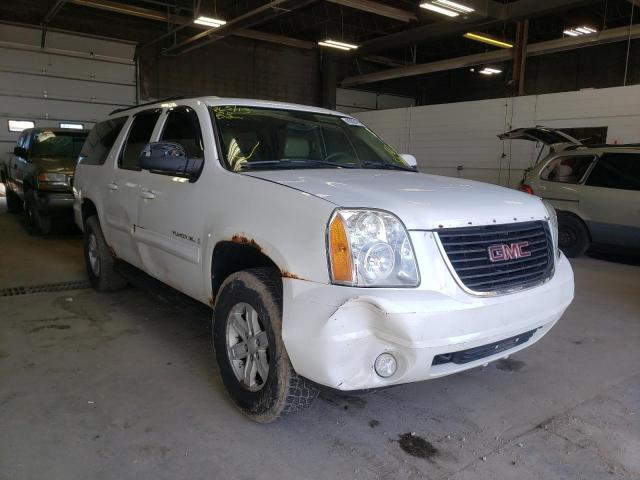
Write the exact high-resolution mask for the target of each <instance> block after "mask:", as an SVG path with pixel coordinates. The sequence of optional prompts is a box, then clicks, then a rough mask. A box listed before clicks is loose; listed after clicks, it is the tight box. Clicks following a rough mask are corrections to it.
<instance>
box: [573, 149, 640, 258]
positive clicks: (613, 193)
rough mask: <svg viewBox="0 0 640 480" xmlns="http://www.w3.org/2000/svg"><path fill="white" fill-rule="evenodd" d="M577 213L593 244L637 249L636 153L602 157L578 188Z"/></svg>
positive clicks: (639, 172) (639, 165)
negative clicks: (585, 225)
mask: <svg viewBox="0 0 640 480" xmlns="http://www.w3.org/2000/svg"><path fill="white" fill-rule="evenodd" d="M580 210H581V212H582V213H583V218H584V220H585V221H586V222H587V225H588V227H589V231H590V233H591V237H592V240H593V241H594V242H596V243H608V244H614V245H623V246H630V247H640V154H638V153H622V152H621V153H605V154H603V155H602V156H601V157H600V159H599V160H598V161H597V163H596V165H595V166H594V167H593V170H592V171H591V173H590V174H589V178H588V179H587V181H586V183H585V185H584V187H583V189H582V192H581V195H580Z"/></svg>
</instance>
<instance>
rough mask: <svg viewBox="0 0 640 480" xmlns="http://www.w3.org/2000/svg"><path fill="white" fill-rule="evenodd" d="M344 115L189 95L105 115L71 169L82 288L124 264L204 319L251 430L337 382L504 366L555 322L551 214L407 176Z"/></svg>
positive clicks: (567, 272)
mask: <svg viewBox="0 0 640 480" xmlns="http://www.w3.org/2000/svg"><path fill="white" fill-rule="evenodd" d="M413 165H415V159H413V158H412V157H411V156H401V155H398V154H397V153H396V152H395V151H394V150H393V149H392V148H391V147H389V146H388V145H387V144H386V143H384V142H383V141H382V140H380V139H379V138H378V137H376V136H375V135H374V134H373V133H372V132H371V131H370V130H368V129H367V128H366V127H365V126H363V125H362V124H361V123H360V122H359V121H358V120H357V119H355V118H353V117H350V116H349V115H344V114H341V113H338V112H333V111H329V110H324V109H319V108H312V107H306V106H300V105H292V104H285V103H277V102H261V101H255V100H244V99H229V98H217V97H203V98H194V99H187V100H175V101H173V102H169V103H157V104H150V105H144V106H139V107H136V108H132V109H128V110H121V111H116V112H114V113H113V114H112V115H110V116H109V118H107V119H106V120H104V121H102V122H100V123H98V124H97V125H96V126H95V128H94V129H93V131H92V132H91V134H90V135H89V137H88V139H87V142H86V144H85V146H84V148H83V151H82V154H81V156H80V159H79V165H78V168H77V170H76V177H75V184H74V188H75V195H76V201H75V214H76V221H77V223H78V225H79V226H80V227H81V228H82V229H83V230H84V235H85V259H86V264H87V271H88V275H89V278H90V279H91V282H92V283H93V285H94V286H95V288H97V289H98V290H115V289H117V288H121V287H123V286H124V285H125V284H126V281H125V279H124V278H123V277H122V276H121V274H120V272H121V271H122V269H121V268H120V267H121V266H123V265H124V266H126V265H130V266H133V267H136V268H138V269H141V270H143V271H144V272H146V273H148V274H149V275H151V276H152V277H155V278H156V279H158V280H160V281H162V282H165V283H166V284H168V285H170V286H172V287H174V288H176V289H178V290H180V291H181V292H183V293H185V294H187V295H189V296H191V297H193V298H195V299H197V300H199V301H201V302H203V303H205V304H208V305H211V307H212V308H213V340H214V346H215V353H216V359H217V362H218V366H219V370H220V374H221V377H222V380H223V382H224V385H225V386H226V388H227V390H228V392H229V395H230V396H231V398H232V399H233V401H234V402H235V404H236V405H237V406H238V407H239V408H240V409H241V410H242V411H243V412H245V413H246V414H247V415H249V416H250V417H251V418H253V419H254V420H257V421H261V422H267V421H271V420H273V419H275V418H277V417H278V416H280V415H282V414H285V413H289V412H294V411H296V410H299V409H301V408H303V407H306V406H308V405H310V404H311V402H312V401H313V399H314V398H315V396H316V394H317V389H318V387H320V386H322V387H327V388H331V389H336V390H341V391H353V390H362V389H372V388H377V387H385V386H389V385H397V384H402V383H407V382H416V381H422V380H429V379H432V378H437V377H441V376H443V375H449V374H452V373H456V372H460V371H463V370H467V369H469V368H473V367H477V366H480V365H483V364H486V363H488V362H490V361H494V360H497V359H501V358H505V357H507V356H509V355H511V354H513V353H515V352H517V351H519V350H521V349H523V348H526V347H528V346H530V345H532V344H533V343H535V342H536V341H538V340H539V339H540V338H541V337H542V336H544V335H545V334H546V333H547V332H548V331H549V330H550V329H551V327H552V326H553V325H554V324H555V323H556V322H557V321H558V319H559V318H560V317H561V315H562V314H563V312H564V311H565V309H566V308H567V306H568V305H569V304H570V302H571V301H572V299H573V273H572V270H571V266H570V265H569V262H568V261H567V259H566V258H565V257H564V256H563V255H562V254H561V253H560V251H559V250H558V248H557V228H556V219H555V212H554V210H553V208H551V207H550V206H548V205H546V204H545V203H544V202H542V201H541V200H540V199H539V198H537V197H533V196H530V195H525V194H523V193H521V192H518V191H514V190H509V189H505V188H501V187H497V186H493V185H488V184H483V183H478V182H472V181H467V180H462V179H456V178H445V177H438V176H433V175H424V174H420V173H417V172H415V171H414V170H413V168H412V167H413Z"/></svg>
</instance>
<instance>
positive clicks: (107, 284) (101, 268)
mask: <svg viewBox="0 0 640 480" xmlns="http://www.w3.org/2000/svg"><path fill="white" fill-rule="evenodd" d="M93 242H95V244H94V243H93ZM84 261H85V265H86V267H87V275H88V276H89V281H90V282H91V285H92V286H93V288H95V289H96V290H98V291H100V292H113V291H115V290H120V289H122V288H124V287H126V286H127V280H126V279H125V278H124V277H123V276H122V275H120V274H119V273H118V272H117V271H116V270H115V269H114V257H113V254H112V253H111V250H110V249H109V246H108V245H107V242H106V241H105V239H104V235H103V234H102V229H101V228H100V222H99V221H98V217H96V216H92V217H89V218H88V219H87V220H86V221H85V222H84ZM92 262H97V264H96V263H92ZM96 265H97V267H96Z"/></svg>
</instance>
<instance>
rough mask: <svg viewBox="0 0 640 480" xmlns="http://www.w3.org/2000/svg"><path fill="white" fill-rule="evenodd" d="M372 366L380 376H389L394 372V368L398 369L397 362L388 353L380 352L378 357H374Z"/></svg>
mask: <svg viewBox="0 0 640 480" xmlns="http://www.w3.org/2000/svg"><path fill="white" fill-rule="evenodd" d="M373 368H374V369H375V371H376V373H377V374H378V375H380V376H381V377H382V378H389V377H390V376H391V375H393V374H394V373H396V370H397V369H398V362H397V361H396V358H395V357H394V356H393V355H391V354H390V353H381V354H380V355H378V358H376V361H375V362H374V364H373Z"/></svg>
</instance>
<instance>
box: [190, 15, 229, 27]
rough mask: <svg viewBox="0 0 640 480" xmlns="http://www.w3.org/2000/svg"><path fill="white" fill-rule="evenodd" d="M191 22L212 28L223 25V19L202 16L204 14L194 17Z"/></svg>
mask: <svg viewBox="0 0 640 480" xmlns="http://www.w3.org/2000/svg"><path fill="white" fill-rule="evenodd" d="M193 23H195V24H197V25H204V26H206V27H213V28H218V27H221V26H222V25H224V24H225V23H227V22H225V21H224V20H219V19H217V18H211V17H204V16H202V15H201V16H199V17H198V18H196V19H195V20H194V21H193Z"/></svg>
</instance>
